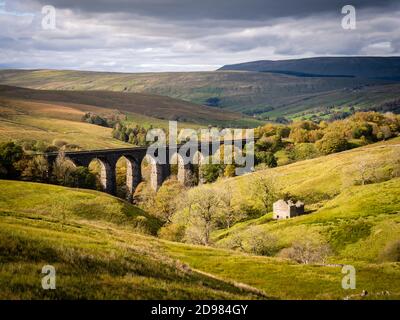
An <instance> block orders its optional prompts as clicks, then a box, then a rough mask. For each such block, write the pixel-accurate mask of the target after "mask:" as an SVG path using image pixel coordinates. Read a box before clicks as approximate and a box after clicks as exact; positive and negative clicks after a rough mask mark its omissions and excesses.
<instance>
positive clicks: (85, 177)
mask: <svg viewBox="0 0 400 320" xmlns="http://www.w3.org/2000/svg"><path fill="white" fill-rule="evenodd" d="M68 186H69V187H75V188H85V189H96V175H95V174H93V173H92V172H90V170H89V168H87V167H77V168H75V169H74V170H73V171H72V172H71V179H70V181H68Z"/></svg>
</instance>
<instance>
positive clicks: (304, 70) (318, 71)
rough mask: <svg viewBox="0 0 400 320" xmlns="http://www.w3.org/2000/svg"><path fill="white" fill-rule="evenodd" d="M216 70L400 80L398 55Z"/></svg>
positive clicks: (259, 63) (265, 63)
mask: <svg viewBox="0 0 400 320" xmlns="http://www.w3.org/2000/svg"><path fill="white" fill-rule="evenodd" d="M219 70H237V71H259V72H274V73H282V74H289V75H295V76H299V77H335V76H336V77H364V78H376V79H388V80H396V81H399V80H400V76H399V74H400V57H316V58H306V59H293V60H277V61H271V60H261V61H253V62H245V63H239V64H232V65H226V66H223V67H222V68H220V69H219Z"/></svg>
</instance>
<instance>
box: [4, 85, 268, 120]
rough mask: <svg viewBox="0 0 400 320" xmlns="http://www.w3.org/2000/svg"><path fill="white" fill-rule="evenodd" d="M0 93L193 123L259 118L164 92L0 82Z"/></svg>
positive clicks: (27, 99) (18, 97) (35, 100)
mask: <svg viewBox="0 0 400 320" xmlns="http://www.w3.org/2000/svg"><path fill="white" fill-rule="evenodd" d="M0 97H4V98H12V99H19V100H22V99H23V100H26V101H29V102H33V103H34V102H47V103H50V104H57V105H61V106H63V107H64V110H65V108H68V107H70V106H73V107H74V108H75V109H79V110H81V111H87V110H89V111H90V110H91V109H93V108H94V109H96V111H97V112H98V113H107V112H110V111H112V110H114V111H115V110H118V111H120V112H123V113H129V114H132V115H135V116H136V115H137V116H139V115H140V116H139V117H143V116H144V117H148V118H151V119H154V120H155V121H154V122H155V123H153V125H154V124H156V123H157V119H161V120H164V121H167V120H174V121H179V122H182V123H190V124H197V125H203V126H207V125H224V126H228V127H229V126H250V127H254V126H257V125H259V124H260V123H261V122H260V121H257V120H255V119H252V118H250V117H246V116H243V115H241V114H239V113H235V112H230V111H228V110H226V111H222V110H219V109H216V108H211V107H206V106H201V105H196V104H193V103H190V102H186V101H183V100H177V99H173V98H169V97H166V96H159V95H154V94H145V93H132V92H115V91H72V90H71V91H61V90H32V89H26V88H17V87H9V86H0Z"/></svg>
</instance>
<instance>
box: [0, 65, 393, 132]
mask: <svg viewBox="0 0 400 320" xmlns="http://www.w3.org/2000/svg"><path fill="white" fill-rule="evenodd" d="M339 71H341V70H337V73H340V74H343V72H339ZM309 72H311V71H309ZM319 74H321V70H315V71H313V76H307V77H306V76H295V75H293V74H292V75H288V74H279V73H270V72H248V71H213V72H169V73H168V72H167V73H111V72H87V71H65V70H64V71H61V70H0V84H5V85H10V86H18V87H26V88H32V89H41V90H69V91H81V92H82V93H83V92H85V94H84V95H88V99H92V98H93V97H96V100H99V99H100V97H99V98H98V99H97V95H98V94H97V93H94V94H90V92H92V91H113V92H118V94H117V93H116V94H115V96H116V97H121V94H120V93H121V92H124V93H142V94H146V95H157V96H167V97H170V98H174V99H179V100H184V101H186V102H188V103H187V104H184V102H182V101H180V102H179V105H180V106H182V107H183V106H185V110H186V111H185V115H183V114H182V113H181V111H183V109H180V111H179V113H178V110H177V109H175V110H172V109H174V108H172V109H170V110H168V111H166V110H165V109H164V111H162V110H161V109H159V110H157V109H155V108H154V107H153V105H152V104H151V105H150V104H147V106H148V107H144V108H142V109H141V110H143V112H145V114H146V115H151V116H160V113H161V114H163V113H164V112H166V113H165V114H164V115H161V116H164V118H165V119H168V118H169V117H170V116H171V117H174V116H177V117H181V119H186V120H187V121H191V120H192V119H193V120H196V119H199V118H202V119H203V120H204V117H207V119H209V120H210V121H211V119H215V118H217V119H216V120H221V119H222V118H223V119H225V120H226V121H225V123H228V124H229V123H231V122H232V121H230V119H231V118H230V117H231V116H233V115H232V114H229V113H220V111H225V110H226V111H235V112H241V113H243V114H246V115H250V116H253V115H257V116H263V117H264V116H270V117H278V116H285V117H291V116H293V115H294V114H297V113H299V112H303V111H310V110H313V109H314V108H316V107H332V106H335V107H339V108H342V107H347V106H349V105H351V106H354V107H355V108H369V107H374V106H376V105H380V104H382V103H386V102H388V101H391V100H394V99H398V98H399V92H400V82H393V81H389V80H383V79H372V78H362V77H350V76H346V77H326V76H324V77H317V76H316V75H319ZM69 95H72V93H69ZM81 95H82V94H81ZM108 95H109V96H111V94H108ZM89 96H90V97H89ZM124 97H132V99H139V96H134V95H132V96H129V95H124ZM116 99H121V98H116ZM152 99H155V98H152ZM158 99H161V98H160V97H159V98H158ZM109 101H110V100H109ZM132 101H133V100H132ZM153 101H154V100H153ZM167 102H168V103H170V104H171V103H172V102H173V100H168V101H167ZM189 102H190V103H189ZM194 104H197V105H208V106H209V108H208V109H207V110H206V109H203V108H199V107H198V106H195V105H194ZM110 105H116V103H115V102H112V101H111V104H110ZM132 105H133V104H132ZM173 105H176V104H175V102H174V103H173ZM144 106H146V104H144ZM186 107H188V109H187V108H186ZM221 109H225V110H221ZM189 110H191V111H190V114H188V112H189ZM203 111H204V112H205V113H202V112H203ZM236 116H237V115H236ZM233 117H235V116H233ZM250 120H251V119H249V118H244V119H240V117H239V119H238V120H235V122H234V123H236V124H243V121H245V122H246V123H247V124H248V122H249V121H250ZM182 121H183V120H182ZM254 121H255V120H253V122H254ZM197 122H200V121H197Z"/></svg>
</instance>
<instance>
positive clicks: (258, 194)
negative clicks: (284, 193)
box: [252, 176, 278, 212]
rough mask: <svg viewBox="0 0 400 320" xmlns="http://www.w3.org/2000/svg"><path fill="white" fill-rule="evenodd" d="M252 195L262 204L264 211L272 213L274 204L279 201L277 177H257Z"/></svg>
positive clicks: (253, 182) (253, 184) (253, 181)
mask: <svg viewBox="0 0 400 320" xmlns="http://www.w3.org/2000/svg"><path fill="white" fill-rule="evenodd" d="M252 194H253V197H254V198H255V199H257V200H259V201H260V202H261V203H262V205H263V207H264V209H265V210H266V211H267V212H270V211H271V210H272V205H273V203H274V202H275V201H276V200H277V199H278V192H277V186H276V179H275V177H261V176H257V177H256V178H255V179H254V180H252Z"/></svg>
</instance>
